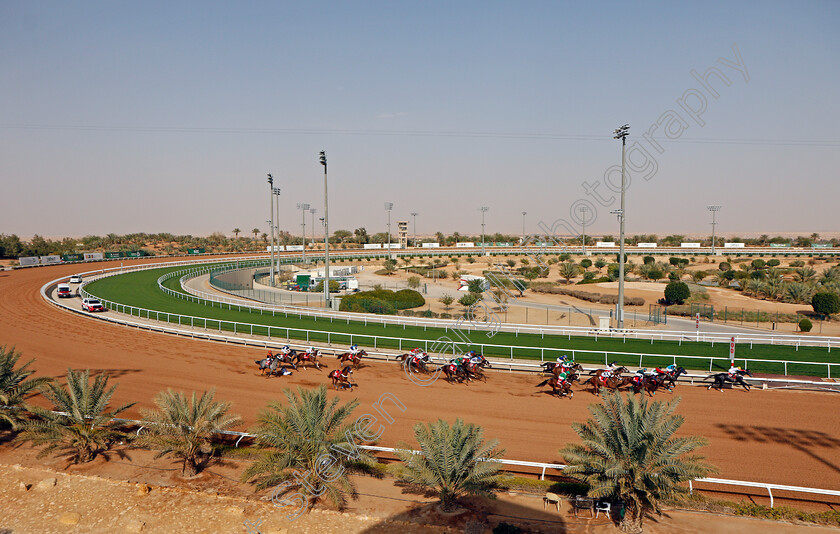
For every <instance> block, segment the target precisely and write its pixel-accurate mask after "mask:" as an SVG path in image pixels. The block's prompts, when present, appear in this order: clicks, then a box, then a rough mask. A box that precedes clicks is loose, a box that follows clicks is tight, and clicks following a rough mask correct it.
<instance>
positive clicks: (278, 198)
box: [271, 187, 280, 285]
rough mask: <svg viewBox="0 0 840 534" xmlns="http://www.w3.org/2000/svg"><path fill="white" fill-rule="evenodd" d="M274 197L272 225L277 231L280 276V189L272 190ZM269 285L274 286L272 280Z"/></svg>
mask: <svg viewBox="0 0 840 534" xmlns="http://www.w3.org/2000/svg"><path fill="white" fill-rule="evenodd" d="M273 193H274V196H276V197H277V201H276V203H275V211H276V213H277V217H276V218H275V219H274V225H275V227H276V229H277V249H278V250H277V256H276V257H277V269H276V271H277V275H278V276H279V275H280V250H279V249H280V188H279V187H275V188H274V189H273ZM271 285H274V279H273V278H272V282H271Z"/></svg>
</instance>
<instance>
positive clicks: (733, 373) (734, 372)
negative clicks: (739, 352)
mask: <svg viewBox="0 0 840 534" xmlns="http://www.w3.org/2000/svg"><path fill="white" fill-rule="evenodd" d="M738 371H743V369H741V368H740V367H738V366H737V365H735V364H734V363H733V364H732V365H731V366H730V367H729V371H727V372H728V373H729V378H731V379H732V380H735V378H737V377H738Z"/></svg>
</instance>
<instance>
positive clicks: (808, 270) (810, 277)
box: [794, 266, 817, 284]
mask: <svg viewBox="0 0 840 534" xmlns="http://www.w3.org/2000/svg"><path fill="white" fill-rule="evenodd" d="M794 278H795V279H796V281H797V282H802V283H803V284H807V283H809V282H813V281H814V280H816V279H817V271H815V270H814V269H813V268H812V267H808V266H805V267H800V268H798V269H796V274H795V275H794Z"/></svg>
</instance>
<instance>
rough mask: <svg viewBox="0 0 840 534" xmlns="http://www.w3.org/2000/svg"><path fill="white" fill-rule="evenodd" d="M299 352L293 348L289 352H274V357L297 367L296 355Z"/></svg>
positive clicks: (294, 367)
mask: <svg viewBox="0 0 840 534" xmlns="http://www.w3.org/2000/svg"><path fill="white" fill-rule="evenodd" d="M297 354H298V353H297V351H296V350H295V349H291V350H290V351H289V353H288V354H283V353H282V352H277V353H275V354H274V359H275V360H277V361H279V362H280V363H284V364H286V365H291V366H292V368H293V369H297V366H296V365H295V356H297Z"/></svg>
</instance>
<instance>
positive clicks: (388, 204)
mask: <svg viewBox="0 0 840 534" xmlns="http://www.w3.org/2000/svg"><path fill="white" fill-rule="evenodd" d="M392 209H394V203H393V202H386V203H385V211H387V212H388V259H389V260H390V259H391V210H392Z"/></svg>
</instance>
